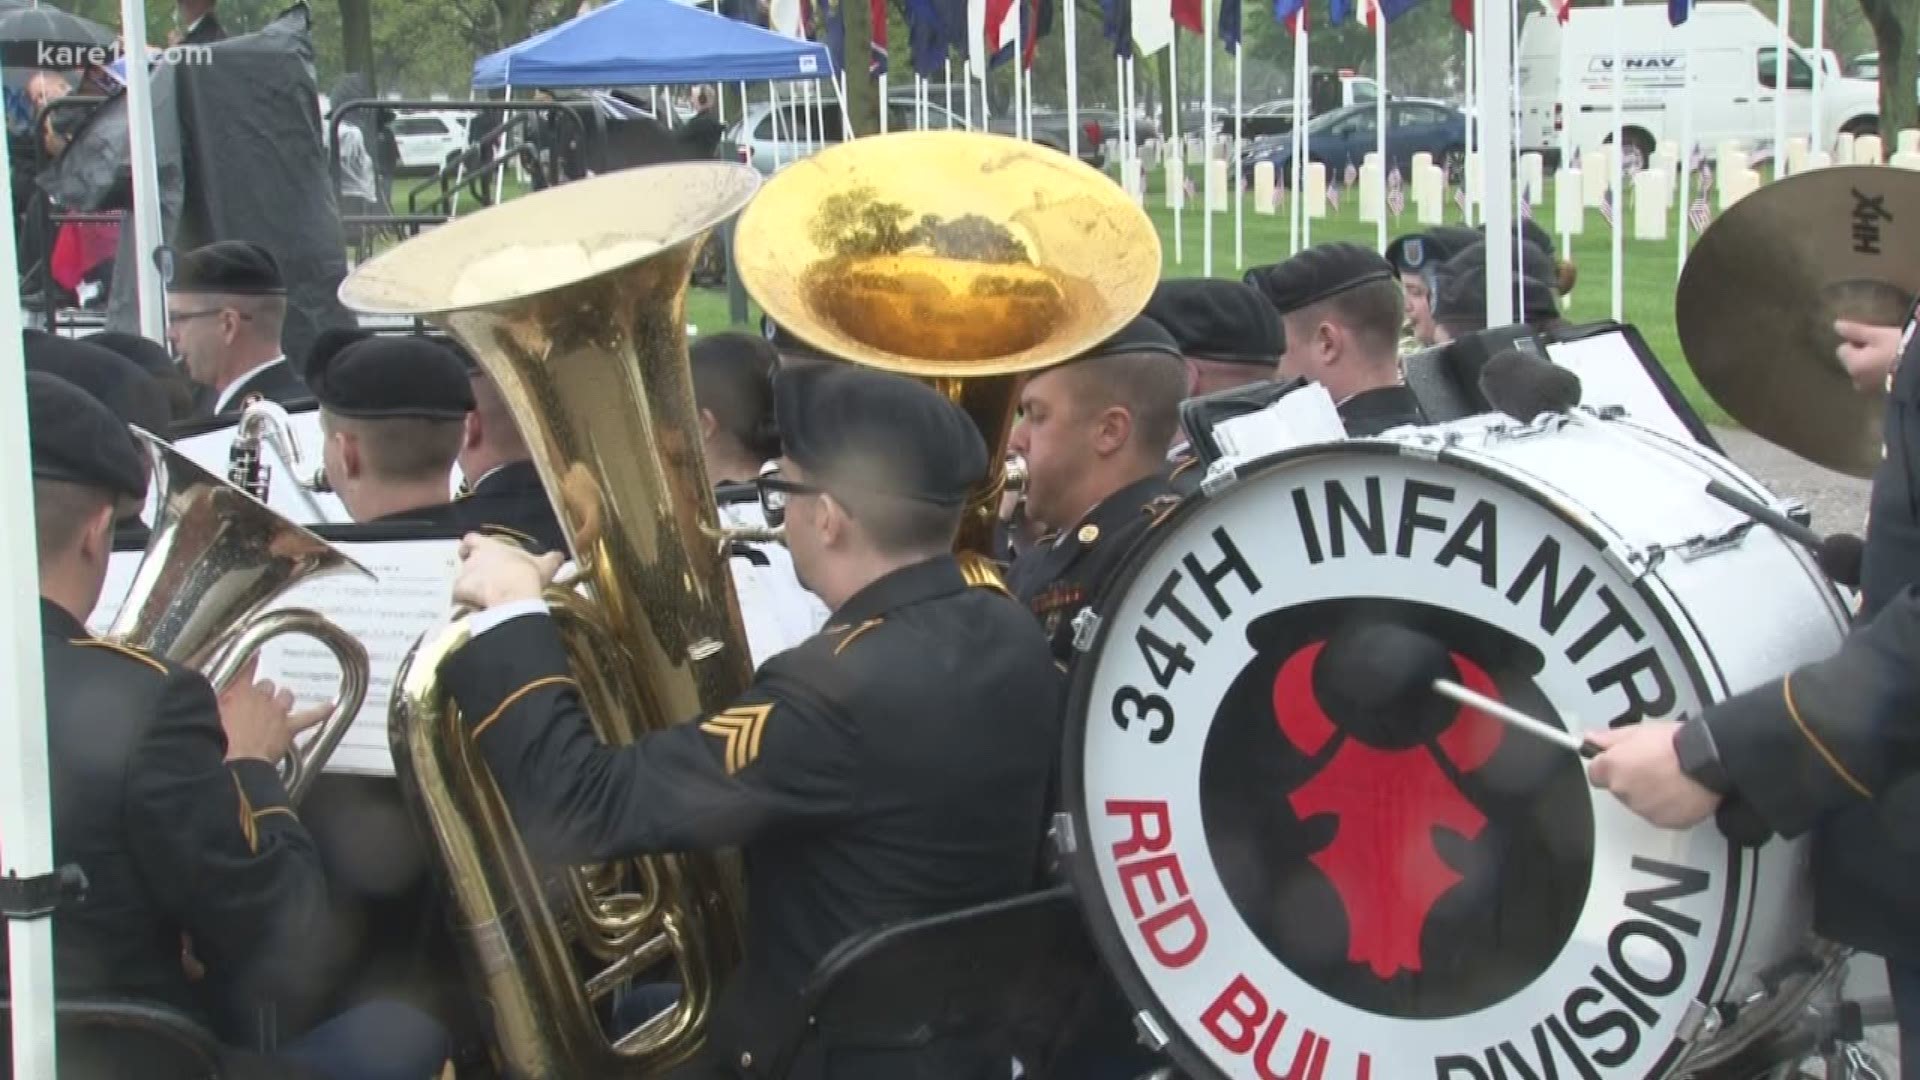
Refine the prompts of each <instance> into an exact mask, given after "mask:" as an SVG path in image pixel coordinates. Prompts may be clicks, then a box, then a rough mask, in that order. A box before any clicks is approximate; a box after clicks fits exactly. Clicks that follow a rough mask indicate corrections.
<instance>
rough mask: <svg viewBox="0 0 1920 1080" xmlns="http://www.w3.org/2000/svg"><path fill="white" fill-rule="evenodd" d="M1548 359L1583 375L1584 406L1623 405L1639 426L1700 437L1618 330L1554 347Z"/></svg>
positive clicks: (1678, 435)
mask: <svg viewBox="0 0 1920 1080" xmlns="http://www.w3.org/2000/svg"><path fill="white" fill-rule="evenodd" d="M1547 357H1548V359H1550V360H1552V361H1553V362H1554V363H1555V364H1558V365H1560V366H1561V367H1563V368H1566V369H1567V370H1568V371H1571V372H1573V373H1574V374H1575V375H1578V376H1580V404H1582V405H1585V406H1588V407H1590V408H1606V407H1608V406H1611V405H1618V406H1620V407H1621V408H1623V409H1625V410H1626V411H1627V417H1628V418H1629V419H1631V420H1633V421H1634V422H1635V423H1637V424H1640V425H1642V426H1645V427H1650V428H1652V429H1654V430H1655V431H1658V432H1660V433H1661V434H1664V435H1670V436H1672V437H1674V438H1676V439H1681V440H1683V441H1686V442H1689V443H1690V442H1693V441H1695V440H1694V435H1693V432H1691V431H1689V430H1687V425H1686V422H1685V421H1683V420H1681V419H1680V415H1679V414H1678V413H1676V412H1674V411H1673V406H1671V405H1669V404H1667V399H1666V397H1665V396H1664V395H1662V394H1661V393H1660V387H1659V386H1657V385H1656V384H1655V383H1654V381H1653V379H1652V378H1650V377H1649V376H1648V375H1647V373H1646V370H1645V369H1644V368H1642V367H1641V366H1640V358H1639V356H1638V355H1636V354H1635V353H1634V351H1633V347H1632V346H1631V345H1629V344H1628V343H1627V340H1626V336H1625V335H1623V334H1621V333H1619V332H1618V331H1615V332H1613V333H1608V334H1599V335H1596V336H1594V337H1589V338H1582V339H1580V340H1579V341H1563V342H1558V343H1556V344H1552V345H1548V346H1547Z"/></svg>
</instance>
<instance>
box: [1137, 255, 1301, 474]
mask: <svg viewBox="0 0 1920 1080" xmlns="http://www.w3.org/2000/svg"><path fill="white" fill-rule="evenodd" d="M1146 315H1147V317H1148V318H1150V319H1152V320H1153V321H1155V322H1157V323H1159V324H1160V325H1161V326H1162V327H1164V328H1165V329H1166V331H1167V333H1168V334H1170V335H1172V337H1173V340H1174V343H1175V344H1176V345H1178V346H1179V349H1180V355H1181V356H1182V357H1184V358H1185V360H1186V367H1187V393H1186V396H1187V397H1190V398H1193V397H1201V396H1204V395H1207V394H1213V393H1218V392H1220V391H1223V390H1233V389H1236V388H1238V387H1242V386H1251V385H1254V384H1256V383H1266V382H1270V381H1271V380H1272V379H1273V372H1274V368H1275V367H1276V366H1277V365H1278V364H1279V363H1280V356H1281V354H1282V353H1285V352H1286V351H1287V343H1286V336H1285V333H1284V332H1283V331H1282V329H1281V327H1280V316H1279V315H1278V314H1276V313H1275V312H1274V310H1273V305H1272V304H1269V303H1267V300H1266V297H1264V296H1262V295H1260V290H1258V289H1256V288H1254V287H1253V286H1251V285H1248V284H1247V283H1245V282H1242V281H1225V280H1222V279H1219V278H1176V279H1173V280H1170V281H1162V282H1161V283H1160V284H1159V286H1158V287H1156V288H1155V289H1154V290H1153V298H1152V299H1151V300H1149V301H1148V302H1147V310H1146ZM1174 431H1175V438H1174V447H1173V449H1172V451H1171V452H1170V453H1169V454H1168V455H1167V458H1168V460H1169V461H1171V462H1172V463H1173V472H1172V474H1171V477H1170V479H1171V480H1172V483H1173V488H1174V490H1175V491H1176V492H1178V493H1180V494H1182V495H1190V494H1192V493H1193V492H1194V491H1196V490H1198V488H1199V486H1200V479H1201V477H1202V475H1203V473H1204V470H1203V469H1202V468H1201V467H1200V460H1199V458H1198V457H1196V456H1195V455H1194V453H1193V450H1192V448H1191V447H1189V446H1188V445H1187V440H1186V436H1185V435H1184V433H1182V432H1180V429H1179V427H1178V425H1177V422H1176V426H1175V429H1174Z"/></svg>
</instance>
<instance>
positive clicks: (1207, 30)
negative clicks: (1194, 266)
mask: <svg viewBox="0 0 1920 1080" xmlns="http://www.w3.org/2000/svg"><path fill="white" fill-rule="evenodd" d="M1213 5H1214V0H1200V59H1201V65H1200V66H1201V68H1202V73H1201V76H1200V97H1201V101H1202V105H1201V107H1200V147H1201V149H1200V169H1201V172H1200V177H1201V179H1200V187H1201V192H1200V200H1201V206H1200V235H1201V241H1200V275H1201V276H1202V277H1212V276H1213ZM1174 40H1176V41H1178V40H1179V35H1177V34H1176V35H1174ZM1183 169H1184V166H1183Z"/></svg>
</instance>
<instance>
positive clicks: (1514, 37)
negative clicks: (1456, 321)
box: [1494, 0, 1553, 314]
mask: <svg viewBox="0 0 1920 1080" xmlns="http://www.w3.org/2000/svg"><path fill="white" fill-rule="evenodd" d="M1494 2H1495V3H1507V2H1511V3H1512V4H1513V18H1512V19H1511V20H1509V21H1508V23H1507V55H1508V56H1509V57H1512V58H1515V59H1516V60H1517V59H1518V57H1519V56H1520V17H1521V14H1522V10H1523V9H1522V7H1521V5H1522V4H1524V3H1525V0H1494ZM1510 74H1511V79H1510V82H1509V85H1508V87H1507V90H1508V92H1509V94H1510V97H1509V98H1508V99H1507V100H1508V108H1507V116H1506V123H1507V129H1508V130H1509V131H1512V132H1513V133H1514V139H1513V152H1512V153H1511V154H1510V155H1508V161H1507V164H1508V166H1509V167H1511V168H1512V169H1513V247H1514V250H1515V251H1517V252H1519V253H1520V259H1519V263H1518V265H1519V266H1520V276H1521V277H1522V279H1524V278H1525V277H1526V266H1527V246H1526V244H1525V243H1523V242H1522V241H1523V238H1524V234H1523V233H1522V232H1521V227H1522V222H1523V221H1525V216H1524V215H1523V214H1521V212H1520V207H1521V205H1522V204H1525V205H1528V206H1531V205H1532V203H1531V202H1530V201H1529V200H1530V199H1531V198H1532V196H1531V195H1530V194H1529V193H1528V192H1527V178H1526V177H1525V176H1523V175H1521V173H1520V138H1519V133H1520V65H1519V64H1518V63H1515V64H1513V65H1512V67H1511V72H1510ZM1547 260H1548V262H1549V263H1551V262H1552V260H1553V253H1552V252H1550V251H1549V252H1548V253H1547ZM1547 269H1548V270H1549V271H1551V270H1552V269H1553V267H1552V266H1551V265H1549V266H1548V267H1547ZM1547 278H1548V280H1552V279H1553V275H1552V274H1551V273H1549V274H1548V275H1547ZM1523 314H1524V312H1523Z"/></svg>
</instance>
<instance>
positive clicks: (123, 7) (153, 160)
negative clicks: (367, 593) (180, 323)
mask: <svg viewBox="0 0 1920 1080" xmlns="http://www.w3.org/2000/svg"><path fill="white" fill-rule="evenodd" d="M120 23H121V25H122V26H124V27H126V28H127V29H126V49H127V53H126V59H127V64H126V67H127V134H128V138H129V142H130V146H129V148H128V149H129V151H130V153H129V160H128V166H129V168H130V169H131V170H132V172H133V253H134V267H135V275H134V279H135V281H136V282H137V283H138V290H139V299H140V336H141V337H144V338H146V339H148V340H149V341H165V340H167V297H166V282H164V281H162V280H160V267H159V265H158V264H156V263H155V261H154V255H155V253H156V252H158V251H159V250H160V246H161V245H162V244H164V243H166V237H165V235H164V230H163V229H162V227H161V225H162V222H161V221H160V167H159V155H158V153H157V152H156V151H155V149H154V144H153V82H152V74H151V73H150V72H149V71H148V70H147V64H146V57H147V4H146V0H120ZM8 205H12V204H11V203H9V204H8ZM9 228H11V225H9ZM7 250H9V251H11V250H12V249H11V248H8V249H7ZM13 307H14V308H15V309H16V310H15V311H14V313H13V318H15V319H18V318H19V317H20V313H19V311H18V310H17V309H18V308H19V305H18V304H17V303H16V304H14V305H13ZM19 337H20V333H19V331H18V330H14V331H11V332H10V335H9V337H8V339H7V340H9V341H17V340H19ZM8 385H9V386H17V385H19V380H17V379H16V380H14V381H13V382H11V383H9V384H8ZM14 460H16V461H25V460H26V458H25V456H24V455H23V456H21V457H19V458H16V459H14ZM14 520H15V521H18V520H21V519H19V518H15V519H14ZM35 565H36V566H37V565H38V564H37V563H36V564H35ZM21 715H25V714H21ZM18 1045H19V1044H18V1043H15V1046H18Z"/></svg>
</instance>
